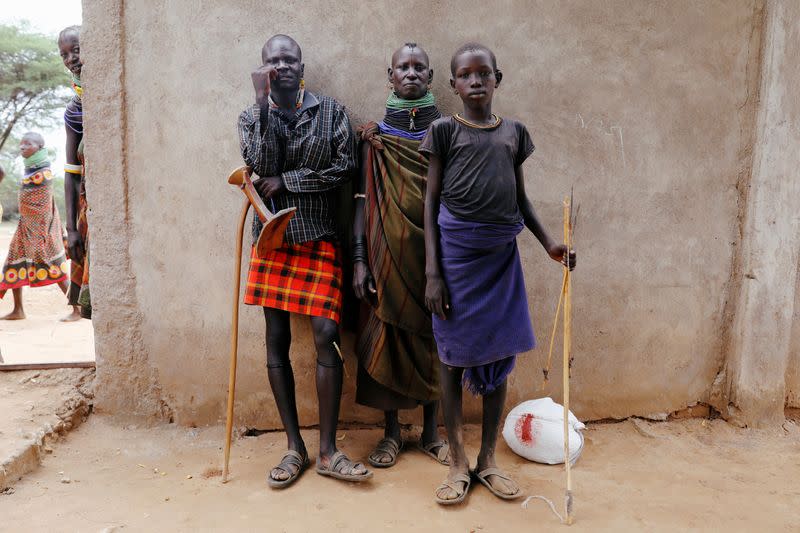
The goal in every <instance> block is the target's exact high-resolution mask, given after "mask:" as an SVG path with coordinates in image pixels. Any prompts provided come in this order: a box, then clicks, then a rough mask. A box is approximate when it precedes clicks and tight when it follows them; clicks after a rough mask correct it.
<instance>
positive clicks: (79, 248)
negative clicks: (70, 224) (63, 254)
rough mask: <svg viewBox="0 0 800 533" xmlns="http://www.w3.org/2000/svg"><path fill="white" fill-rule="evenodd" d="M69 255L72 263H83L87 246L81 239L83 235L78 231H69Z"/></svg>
mask: <svg viewBox="0 0 800 533" xmlns="http://www.w3.org/2000/svg"><path fill="white" fill-rule="evenodd" d="M67 253H69V258H70V259H71V260H72V261H75V262H76V263H83V257H84V255H85V246H84V242H83V237H81V234H80V233H79V232H78V231H76V230H72V231H67Z"/></svg>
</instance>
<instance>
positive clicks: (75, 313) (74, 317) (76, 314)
mask: <svg viewBox="0 0 800 533" xmlns="http://www.w3.org/2000/svg"><path fill="white" fill-rule="evenodd" d="M80 319H81V312H80V310H79V309H78V306H77V305H73V306H72V312H71V313H70V314H68V315H67V316H65V317H63V318H60V319H58V321H59V322H77V321H78V320H80Z"/></svg>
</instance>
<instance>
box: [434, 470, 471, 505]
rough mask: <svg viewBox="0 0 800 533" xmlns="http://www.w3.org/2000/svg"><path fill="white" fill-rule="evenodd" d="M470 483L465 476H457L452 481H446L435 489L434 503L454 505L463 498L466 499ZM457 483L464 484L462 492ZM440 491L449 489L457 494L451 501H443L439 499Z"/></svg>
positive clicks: (468, 477)
mask: <svg viewBox="0 0 800 533" xmlns="http://www.w3.org/2000/svg"><path fill="white" fill-rule="evenodd" d="M471 482H472V479H471V478H470V476H469V475H467V474H458V475H457V476H456V477H455V478H453V479H452V480H449V479H448V480H446V481H444V482H443V483H442V484H441V485H439V486H438V487H436V492H434V495H435V498H436V503H438V504H439V505H456V504H459V503H461V502H463V501H464V498H466V497H467V493H468V492H469V486H470V483H471ZM459 483H464V488H463V491H462V489H461V488H460V486H459ZM442 489H450V490H452V491H453V492H455V493H456V494H457V496H456V497H455V498H453V499H452V500H445V499H442V498H440V497H439V491H440V490H442Z"/></svg>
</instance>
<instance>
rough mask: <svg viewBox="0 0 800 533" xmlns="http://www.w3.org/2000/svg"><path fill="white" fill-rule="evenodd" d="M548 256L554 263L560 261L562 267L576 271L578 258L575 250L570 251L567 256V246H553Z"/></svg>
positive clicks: (548, 251)
mask: <svg viewBox="0 0 800 533" xmlns="http://www.w3.org/2000/svg"><path fill="white" fill-rule="evenodd" d="M547 254H548V255H549V256H550V259H552V260H553V261H558V262H559V263H561V264H562V265H564V266H568V267H569V269H570V270H575V264H576V261H577V258H578V256H577V254H576V253H575V250H569V254H567V246H566V245H565V244H555V245H553V246H552V247H551V248H550V249H549V250H547Z"/></svg>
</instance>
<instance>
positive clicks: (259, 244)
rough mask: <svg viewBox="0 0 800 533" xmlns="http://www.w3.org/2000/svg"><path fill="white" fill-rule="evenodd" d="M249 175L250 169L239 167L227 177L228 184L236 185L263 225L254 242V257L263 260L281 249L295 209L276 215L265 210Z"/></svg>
mask: <svg viewBox="0 0 800 533" xmlns="http://www.w3.org/2000/svg"><path fill="white" fill-rule="evenodd" d="M250 173H251V170H250V167H239V168H237V169H236V170H234V171H233V172H231V174H230V176H228V183H230V184H231V185H236V186H237V187H239V188H240V189H241V190H242V192H243V193H244V195H245V196H247V199H248V200H249V201H250V205H252V206H253V209H255V211H256V215H258V219H259V220H261V223H262V224H264V227H263V228H262V229H261V233H260V234H259V235H258V240H257V241H256V255H258V257H260V258H261V259H263V258H265V257H266V256H267V254H268V253H269V252H271V251H272V250H274V249H275V248H280V247H281V245H282V244H283V234H284V233H286V226H287V225H289V220H291V219H292V217H293V216H294V212H295V211H296V209H297V208H296V207H290V208H288V209H281V210H280V211H278V212H277V213H273V212H272V211H270V210H269V209H267V206H266V205H265V204H264V200H262V199H261V196H259V194H258V191H256V188H255V187H254V186H253V182H252V181H251V180H250Z"/></svg>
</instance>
